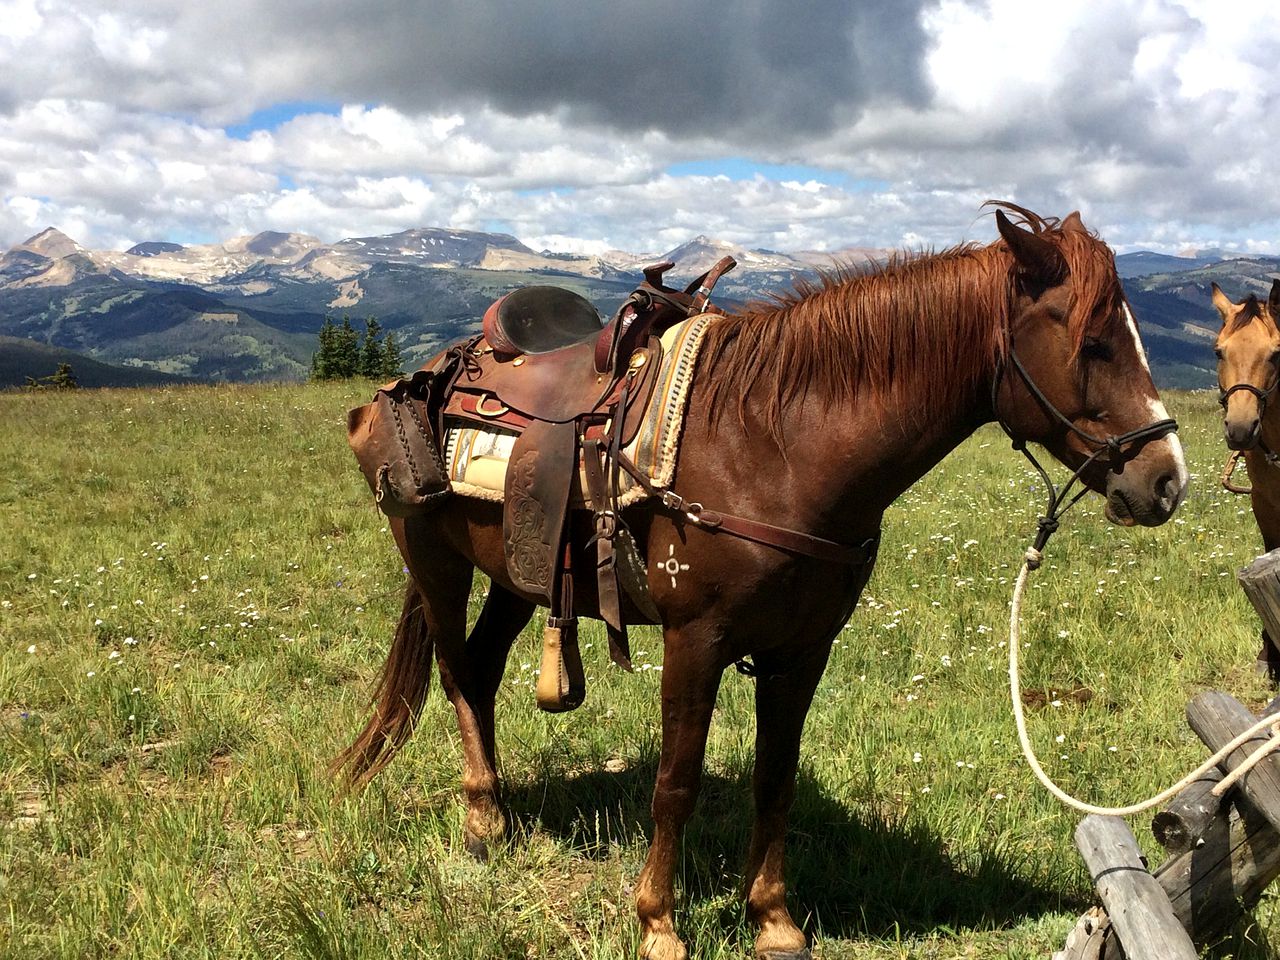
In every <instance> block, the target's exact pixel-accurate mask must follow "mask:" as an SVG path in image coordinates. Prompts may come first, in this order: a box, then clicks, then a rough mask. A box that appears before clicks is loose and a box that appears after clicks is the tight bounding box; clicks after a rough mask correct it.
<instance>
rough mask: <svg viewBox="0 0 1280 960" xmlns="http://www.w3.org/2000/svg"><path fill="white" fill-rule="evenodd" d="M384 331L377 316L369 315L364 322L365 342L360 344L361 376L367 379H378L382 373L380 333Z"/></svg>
mask: <svg viewBox="0 0 1280 960" xmlns="http://www.w3.org/2000/svg"><path fill="white" fill-rule="evenodd" d="M381 332H382V324H380V323H378V318H377V317H369V318H368V319H367V320H365V322H364V343H362V344H361V346H360V371H359V373H360V376H362V377H364V378H365V379H366V380H376V379H378V378H379V377H380V376H381V374H382V350H383V346H382V342H381V341H380V340H379V339H378V335H379V334H380V333H381Z"/></svg>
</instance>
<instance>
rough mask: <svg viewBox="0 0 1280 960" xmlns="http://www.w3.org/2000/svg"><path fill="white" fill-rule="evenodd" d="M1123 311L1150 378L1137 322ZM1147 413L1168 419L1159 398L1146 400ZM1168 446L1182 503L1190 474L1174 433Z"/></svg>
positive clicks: (1139, 355)
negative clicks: (1176, 474) (1175, 470)
mask: <svg viewBox="0 0 1280 960" xmlns="http://www.w3.org/2000/svg"><path fill="white" fill-rule="evenodd" d="M1121 308H1122V309H1123V310H1124V325H1125V329H1126V330H1128V331H1129V336H1131V337H1133V348H1134V349H1135V350H1136V351H1137V353H1138V361H1139V362H1140V363H1141V364H1142V369H1143V370H1144V371H1146V374H1147V376H1148V377H1150V376H1151V367H1150V366H1149V365H1148V364H1147V351H1146V350H1144V349H1143V347H1142V338H1141V337H1139V336H1138V322H1137V321H1136V320H1134V319H1133V311H1131V310H1130V309H1129V304H1127V303H1124V304H1121ZM1147 412H1148V413H1150V414H1151V419H1152V420H1153V421H1155V420H1167V419H1169V411H1168V410H1167V409H1166V408H1165V405H1164V402H1163V401H1162V400H1161V399H1160V398H1159V396H1154V397H1149V398H1148V399H1147ZM1161 442H1164V443H1167V444H1169V451H1170V453H1172V454H1173V462H1174V466H1175V468H1176V469H1177V471H1178V476H1177V483H1178V489H1179V491H1180V493H1179V497H1178V501H1179V502H1181V501H1182V497H1184V496H1185V495H1186V490H1187V482H1188V481H1189V480H1190V478H1191V477H1190V474H1188V473H1187V461H1186V457H1185V456H1184V455H1183V452H1182V441H1181V440H1179V439H1178V435H1177V434H1176V433H1170V434H1168V435H1167V436H1166V437H1165V438H1164V440H1163V441H1161Z"/></svg>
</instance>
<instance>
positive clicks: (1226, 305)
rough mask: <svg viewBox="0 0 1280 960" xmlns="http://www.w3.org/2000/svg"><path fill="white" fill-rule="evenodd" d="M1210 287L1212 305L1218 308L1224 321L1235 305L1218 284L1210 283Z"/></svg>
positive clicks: (1232, 311)
mask: <svg viewBox="0 0 1280 960" xmlns="http://www.w3.org/2000/svg"><path fill="white" fill-rule="evenodd" d="M1212 287H1213V305H1214V306H1215V307H1217V308H1218V313H1219V314H1221V315H1222V322H1223V323H1226V322H1227V321H1228V320H1229V319H1230V318H1231V314H1232V313H1234V312H1235V306H1236V305H1235V304H1234V303H1232V302H1231V301H1230V300H1229V299H1228V298H1227V295H1226V294H1225V293H1223V292H1222V288H1221V287H1220V286H1218V285H1217V284H1216V283H1214V284H1212ZM1273 292H1274V291H1273Z"/></svg>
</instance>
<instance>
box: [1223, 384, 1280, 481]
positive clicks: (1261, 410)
mask: <svg viewBox="0 0 1280 960" xmlns="http://www.w3.org/2000/svg"><path fill="white" fill-rule="evenodd" d="M1277 387H1280V374H1277V376H1276V380H1275V382H1274V383H1272V384H1271V386H1270V387H1268V388H1267V389H1266V390H1263V389H1262V388H1261V387H1255V386H1254V385H1253V384H1252V383H1249V382H1248V381H1247V380H1241V381H1240V382H1239V383H1233V384H1232V385H1231V386H1229V387H1227V388H1225V389H1224V388H1223V387H1222V386H1221V385H1219V387H1218V406H1220V407H1222V409H1223V410H1226V409H1227V401H1228V400H1229V399H1231V395H1232V394H1233V393H1235V392H1236V391H1238V390H1243V391H1244V392H1245V393H1252V394H1253V395H1254V396H1255V397H1257V398H1258V420H1259V421H1261V420H1262V418H1263V417H1264V416H1265V415H1266V412H1267V401H1268V400H1270V399H1271V396H1272V394H1274V393H1275V392H1276V388H1277ZM1254 446H1255V447H1257V448H1258V449H1259V450H1261V451H1262V457H1263V459H1264V460H1265V461H1266V462H1267V463H1269V464H1271V465H1272V466H1273V467H1274V466H1276V465H1277V464H1280V455H1278V454H1276V452H1275V451H1274V450H1272V449H1271V448H1270V447H1268V446H1267V445H1266V443H1264V442H1263V440H1262V435H1261V434H1259V435H1258V442H1257V443H1255V444H1254ZM1242 456H1244V451H1243V450H1237V451H1235V453H1234V456H1231V457H1228V458H1227V467H1226V468H1225V470H1224V473H1223V475H1222V485H1223V486H1224V487H1226V488H1227V489H1228V490H1230V491H1231V492H1232V493H1252V492H1253V491H1252V489H1251V488H1249V487H1238V486H1236V485H1234V484H1233V483H1232V482H1231V474H1232V473H1234V472H1235V462H1236V461H1237V460H1239V459H1240V458H1241V457H1242Z"/></svg>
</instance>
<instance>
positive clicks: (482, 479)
mask: <svg viewBox="0 0 1280 960" xmlns="http://www.w3.org/2000/svg"><path fill="white" fill-rule="evenodd" d="M716 316H717V315H716V314H713V313H703V314H699V315H698V316H696V317H690V318H689V319H688V320H685V321H683V322H681V323H678V324H676V325H675V326H673V327H670V328H669V329H668V330H667V331H666V332H665V333H664V334H663V335H662V338H661V340H662V362H661V365H660V367H659V369H658V378H657V382H656V384H655V385H654V390H653V395H652V397H650V399H649V406H648V408H647V409H646V410H645V415H644V420H643V422H642V423H641V426H640V429H639V431H638V432H637V433H636V436H635V438H634V439H633V440H632V441H631V442H630V443H629V444H627V446H626V447H625V448H624V452H625V453H626V455H627V457H628V458H630V460H631V462H632V463H634V464H635V465H636V467H637V468H639V470H640V471H641V472H643V473H644V475H645V476H646V477H647V478H648V480H649V482H650V483H652V484H653V485H654V486H655V487H658V488H659V489H666V488H669V487H670V486H671V484H672V483H673V482H674V480H675V472H676V457H677V454H678V453H679V450H680V433H681V429H682V428H683V426H684V418H685V413H686V412H687V410H688V406H689V390H690V386H691V385H692V383H693V373H694V370H695V368H696V365H697V360H698V351H699V350H700V349H701V347H702V340H703V336H704V335H705V334H706V331H707V328H708V326H709V325H710V324H711V323H712V322H713V321H714V320H715V318H716ZM444 430H445V444H444V446H445V455H444V461H445V469H446V475H447V476H448V477H449V480H450V482H451V483H452V485H453V491H454V493H457V494H461V495H462V496H464V497H475V498H477V499H480V500H491V501H493V502H496V503H501V502H502V500H503V496H504V490H505V486H506V477H507V462H508V461H509V460H510V458H511V448H512V445H513V444H514V443H515V441H516V437H517V436H518V434H517V433H516V432H515V431H514V430H508V429H505V428H503V427H493V426H489V425H486V424H477V423H475V422H474V421H471V420H461V419H458V418H456V417H445V420H444ZM586 489H587V484H586V479H585V477H584V476H583V475H582V471H581V469H579V471H578V481H577V483H576V484H575V489H574V490H573V491H572V492H571V494H570V498H571V501H572V503H573V504H574V505H575V506H587V507H589V506H590V505H591V504H590V502H589V498H588V497H587V496H586V492H585V491H586ZM645 496H646V494H645V490H644V488H643V487H641V486H640V485H639V484H638V483H636V482H635V480H634V479H633V478H632V477H631V476H630V475H629V474H628V473H627V472H626V471H623V472H622V473H621V475H620V478H619V504H620V505H621V506H628V505H630V504H632V503H637V502H639V501H640V500H643V499H644V498H645Z"/></svg>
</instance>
